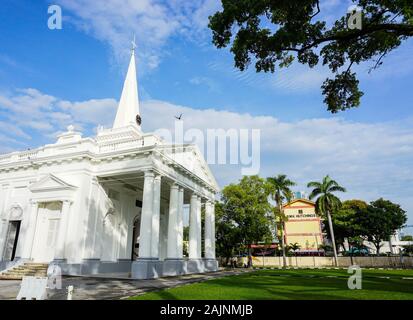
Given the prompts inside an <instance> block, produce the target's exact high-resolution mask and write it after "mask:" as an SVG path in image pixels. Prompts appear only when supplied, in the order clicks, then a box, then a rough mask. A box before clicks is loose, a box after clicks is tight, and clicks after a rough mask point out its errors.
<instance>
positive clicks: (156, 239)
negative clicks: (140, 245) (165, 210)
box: [151, 176, 161, 259]
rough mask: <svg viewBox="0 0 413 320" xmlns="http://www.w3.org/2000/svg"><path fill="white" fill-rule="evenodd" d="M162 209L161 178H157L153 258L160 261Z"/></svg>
mask: <svg viewBox="0 0 413 320" xmlns="http://www.w3.org/2000/svg"><path fill="white" fill-rule="evenodd" d="M160 209H161V176H156V177H155V179H154V186H153V213H152V240H151V247H152V249H151V256H152V258H158V259H159V227H160Z"/></svg>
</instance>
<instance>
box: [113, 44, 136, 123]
mask: <svg viewBox="0 0 413 320" xmlns="http://www.w3.org/2000/svg"><path fill="white" fill-rule="evenodd" d="M135 48H136V44H135V37H134V40H133V41H132V54H131V59H130V63H129V68H128V73H127V75H126V79H125V83H124V84H123V90H122V96H121V97H120V101H119V106H118V111H117V113H116V118H115V122H114V124H113V128H114V129H115V128H121V127H126V126H128V125H135V126H138V124H137V123H136V116H137V115H138V114H140V110H139V95H138V82H137V80H136V65H135Z"/></svg>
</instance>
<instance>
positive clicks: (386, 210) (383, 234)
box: [357, 198, 407, 255]
mask: <svg viewBox="0 0 413 320" xmlns="http://www.w3.org/2000/svg"><path fill="white" fill-rule="evenodd" d="M406 221H407V216H406V211H404V210H403V209H402V208H401V207H400V205H398V204H395V203H392V202H390V201H388V200H384V199H382V198H381V199H378V200H376V201H373V202H371V203H370V205H369V206H368V207H367V209H366V211H365V213H364V214H361V215H359V216H358V217H357V224H358V225H359V226H360V233H361V235H362V236H364V237H365V238H366V239H367V240H368V241H371V242H372V243H373V244H374V246H375V247H376V249H377V254H378V255H379V253H380V247H381V243H382V241H388V240H389V238H390V236H392V235H393V234H394V233H395V232H396V230H398V229H400V228H401V227H402V226H403V225H404V224H405V223H406Z"/></svg>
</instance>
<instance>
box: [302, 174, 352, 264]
mask: <svg viewBox="0 0 413 320" xmlns="http://www.w3.org/2000/svg"><path fill="white" fill-rule="evenodd" d="M307 187H308V188H313V191H312V192H311V194H310V200H312V199H314V198H317V200H316V202H315V207H316V212H317V214H318V215H320V216H324V217H327V219H328V226H329V228H330V235H331V242H332V246H333V252H334V263H335V265H336V266H338V261H337V249H336V242H335V238H334V230H333V222H332V220H331V214H332V213H333V212H334V211H336V210H337V209H338V208H339V207H340V205H341V202H340V199H339V198H338V197H336V196H335V195H334V194H333V192H337V191H339V192H346V189H345V188H343V187H342V186H340V185H339V184H338V183H337V182H336V181H334V180H332V179H331V178H330V176H328V175H327V176H326V177H324V179H323V181H322V182H316V181H313V182H310V183H309V184H308V185H307Z"/></svg>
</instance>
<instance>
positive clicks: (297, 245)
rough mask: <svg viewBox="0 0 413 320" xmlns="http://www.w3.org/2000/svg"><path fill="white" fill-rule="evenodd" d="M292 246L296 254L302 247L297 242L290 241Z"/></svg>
mask: <svg viewBox="0 0 413 320" xmlns="http://www.w3.org/2000/svg"><path fill="white" fill-rule="evenodd" d="M290 248H291V250H293V251H294V255H296V254H297V251H298V250H300V249H301V246H300V245H299V244H298V243H297V242H295V243H290Z"/></svg>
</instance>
